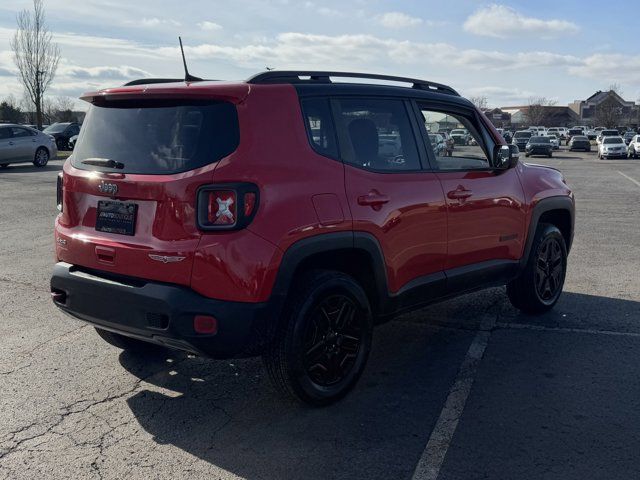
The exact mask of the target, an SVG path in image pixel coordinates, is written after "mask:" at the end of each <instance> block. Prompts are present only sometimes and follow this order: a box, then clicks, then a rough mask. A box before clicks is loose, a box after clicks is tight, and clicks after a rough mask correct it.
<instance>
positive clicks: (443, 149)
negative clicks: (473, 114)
mask: <svg viewBox="0 0 640 480" xmlns="http://www.w3.org/2000/svg"><path fill="white" fill-rule="evenodd" d="M420 110H421V112H422V117H423V118H424V123H425V127H426V129H427V131H433V130H437V129H438V128H441V127H442V126H443V125H447V126H453V127H457V128H455V129H454V130H452V131H451V136H452V138H453V139H454V141H453V142H451V143H450V144H447V143H445V142H438V141H437V137H438V136H435V137H436V141H434V140H433V139H432V135H429V136H428V138H429V143H430V148H431V149H432V151H433V153H434V156H435V160H436V165H435V167H436V168H437V169H438V170H476V169H486V168H489V166H490V162H489V158H488V157H487V155H486V152H485V151H484V149H483V144H484V142H483V141H482V138H481V137H480V135H479V133H478V131H477V130H476V128H475V126H474V123H473V122H472V121H471V120H470V119H469V118H467V117H465V116H463V115H460V114H457V113H449V112H439V111H435V110H431V109H429V108H425V107H421V108H420ZM460 127H464V128H460ZM456 137H457V138H456Z"/></svg>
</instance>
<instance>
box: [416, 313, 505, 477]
mask: <svg viewBox="0 0 640 480" xmlns="http://www.w3.org/2000/svg"><path fill="white" fill-rule="evenodd" d="M495 322H496V320H495V317H494V316H492V317H491V318H489V317H486V318H485V319H484V320H483V321H482V323H481V325H480V330H479V331H478V333H477V334H476V336H475V338H474V339H473V341H472V342H471V345H470V346H469V350H467V354H466V356H465V358H464V360H463V362H462V365H461V366H460V370H458V375H457V376H456V380H455V382H454V384H453V386H452V387H451V390H449V395H448V396H447V400H446V401H445V403H444V407H443V408H442V411H441V412H440V416H439V417H438V421H437V422H436V426H435V427H434V429H433V431H432V432H431V436H430V437H429V441H428V442H427V446H426V447H425V449H424V452H422V456H421V457H420V460H419V461H418V465H417V466H416V469H415V471H414V472H413V477H412V479H413V480H436V479H437V478H438V474H439V473H440V468H441V467H442V463H443V462H444V458H445V456H446V454H447V450H448V449H449V445H450V444H451V439H452V438H453V434H454V433H455V431H456V428H457V427H458V421H459V420H460V417H461V416H462V412H463V411H464V406H465V405H466V403H467V398H468V397H469V393H470V392H471V386H472V385H473V380H474V377H475V374H476V371H477V370H478V364H479V363H480V360H482V356H483V355H484V351H485V349H486V348H487V344H488V343H489V337H490V336H491V329H492V328H493V327H494V325H495Z"/></svg>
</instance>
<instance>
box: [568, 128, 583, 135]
mask: <svg viewBox="0 0 640 480" xmlns="http://www.w3.org/2000/svg"><path fill="white" fill-rule="evenodd" d="M569 133H570V134H572V135H574V134H576V133H582V129H581V128H572V129H571V130H569Z"/></svg>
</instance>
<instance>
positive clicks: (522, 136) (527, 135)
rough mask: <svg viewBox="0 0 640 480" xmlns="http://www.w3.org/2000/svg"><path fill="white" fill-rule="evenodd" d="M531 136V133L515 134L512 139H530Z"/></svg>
mask: <svg viewBox="0 0 640 480" xmlns="http://www.w3.org/2000/svg"><path fill="white" fill-rule="evenodd" d="M531 135H533V134H532V133H531V132H516V133H515V134H514V135H513V137H514V138H530V137H531Z"/></svg>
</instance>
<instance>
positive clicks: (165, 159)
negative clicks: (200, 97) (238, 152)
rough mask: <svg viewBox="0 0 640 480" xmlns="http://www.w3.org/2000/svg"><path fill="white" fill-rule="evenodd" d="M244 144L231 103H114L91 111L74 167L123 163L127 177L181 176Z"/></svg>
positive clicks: (121, 170)
mask: <svg viewBox="0 0 640 480" xmlns="http://www.w3.org/2000/svg"><path fill="white" fill-rule="evenodd" d="M239 142H240V132H239V125H238V114H237V111H236V107H235V105H233V104H231V103H228V102H214V101H195V100H163V101H158V100H127V101H112V102H109V103H108V104H104V105H92V106H91V107H90V109H89V111H88V112H87V116H86V118H85V121H84V123H83V126H82V130H81V132H80V137H79V139H78V143H77V145H76V148H75V151H74V153H73V157H72V164H73V166H74V167H76V168H79V169H86V170H89V169H90V170H99V171H113V169H110V168H107V167H98V166H95V165H85V164H83V163H82V162H83V161H85V160H88V159H95V158H99V159H109V160H115V161H116V162H120V163H122V164H123V165H124V168H123V169H119V170H118V172H122V173H139V174H152V175H153V174H171V173H179V172H184V171H188V170H193V169H195V168H199V167H203V166H205V165H208V164H211V163H215V162H217V161H219V160H221V159H222V158H224V157H226V156H228V155H229V154H231V153H232V152H233V151H234V150H235V149H236V148H237V147H238V144H239Z"/></svg>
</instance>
